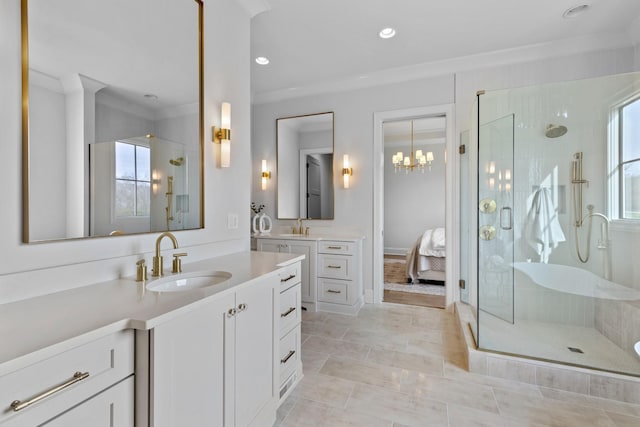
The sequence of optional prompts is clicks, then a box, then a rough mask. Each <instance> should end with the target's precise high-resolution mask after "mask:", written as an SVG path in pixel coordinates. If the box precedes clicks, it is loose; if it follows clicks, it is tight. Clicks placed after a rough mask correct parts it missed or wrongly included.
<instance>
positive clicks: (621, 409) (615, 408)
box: [540, 387, 640, 425]
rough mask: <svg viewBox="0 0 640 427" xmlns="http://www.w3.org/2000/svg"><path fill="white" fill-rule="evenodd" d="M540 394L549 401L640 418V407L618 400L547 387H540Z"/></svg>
mask: <svg viewBox="0 0 640 427" xmlns="http://www.w3.org/2000/svg"><path fill="white" fill-rule="evenodd" d="M540 392H541V393H542V395H543V396H544V397H546V398H548V399H556V400H561V401H564V402H571V403H577V404H579V405H585V406H591V407H593V408H597V409H602V410H604V411H607V412H615V413H619V414H623V415H630V416H633V417H640V405H634V404H631V403H625V402H619V401H616V400H609V399H602V398H599V397H592V396H586V395H584V394H578V393H572V392H569V391H562V390H556V389H552V388H545V387H540ZM638 425H640V424H638Z"/></svg>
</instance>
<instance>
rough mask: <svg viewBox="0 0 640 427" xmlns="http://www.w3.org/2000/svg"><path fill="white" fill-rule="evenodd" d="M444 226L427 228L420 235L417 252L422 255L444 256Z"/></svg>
mask: <svg viewBox="0 0 640 427" xmlns="http://www.w3.org/2000/svg"><path fill="white" fill-rule="evenodd" d="M444 236H445V234H444V228H434V229H429V230H427V231H425V232H424V234H423V235H422V240H421V241H420V248H419V249H418V253H419V254H420V255H424V256H434V257H444V256H445V255H446V251H445V237H444Z"/></svg>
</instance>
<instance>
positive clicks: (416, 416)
mask: <svg viewBox="0 0 640 427" xmlns="http://www.w3.org/2000/svg"><path fill="white" fill-rule="evenodd" d="M346 410H347V411H355V412H358V413H365V414H371V415H373V416H376V417H378V418H381V419H384V420H389V421H393V422H395V423H401V424H404V425H407V426H411V427H421V426H447V425H448V421H447V406H446V405H445V404H444V403H442V402H436V401H429V400H426V399H414V398H412V397H411V396H409V395H406V394H403V393H398V392H395V391H392V390H388V389H384V388H380V387H374V386H369V385H364V384H357V385H356V387H355V389H354V390H353V393H352V394H351V397H350V398H349V401H348V403H347V407H346Z"/></svg>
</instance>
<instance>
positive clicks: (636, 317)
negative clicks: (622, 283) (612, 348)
mask: <svg viewBox="0 0 640 427" xmlns="http://www.w3.org/2000/svg"><path fill="white" fill-rule="evenodd" d="M622 317H623V324H624V325H625V326H624V328H623V329H624V331H623V333H622V348H624V349H625V350H627V351H630V352H635V350H634V349H633V346H634V345H635V343H636V342H638V341H640V307H636V306H633V305H631V304H624V306H623V307H622Z"/></svg>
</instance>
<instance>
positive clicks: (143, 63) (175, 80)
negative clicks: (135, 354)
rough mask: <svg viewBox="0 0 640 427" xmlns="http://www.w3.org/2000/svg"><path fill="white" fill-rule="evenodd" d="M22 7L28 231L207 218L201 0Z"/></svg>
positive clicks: (45, 2) (170, 226)
mask: <svg viewBox="0 0 640 427" xmlns="http://www.w3.org/2000/svg"><path fill="white" fill-rule="evenodd" d="M22 13H23V18H27V19H23V25H25V24H27V23H28V27H26V26H25V27H23V29H22V34H23V50H22V52H23V64H22V66H23V74H22V75H23V153H24V154H23V155H24V159H23V165H24V167H23V174H24V176H23V182H24V183H25V186H24V196H23V197H24V200H23V217H24V221H23V223H24V230H23V240H24V241H25V242H33V241H42V240H60V239H68V238H84V237H93V236H109V235H119V234H132V233H144V232H157V231H164V230H181V229H186V228H201V227H202V222H203V221H202V217H203V207H202V206H203V204H202V194H203V193H202V182H203V181H202V179H203V177H202V152H203V142H202V127H203V126H202V102H201V99H202V87H201V81H202V40H201V36H202V31H201V30H202V19H203V16H202V1H201V0H153V1H151V2H149V1H142V2H140V1H134V2H132V1H124V0H114V1H103V0H22ZM145 135H155V137H154V138H151V139H149V138H148V137H145ZM116 147H119V148H116ZM180 159H181V161H180ZM171 160H173V161H174V162H173V163H170V161H171Z"/></svg>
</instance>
